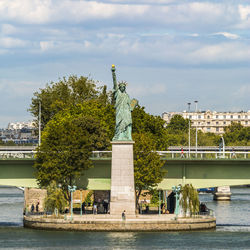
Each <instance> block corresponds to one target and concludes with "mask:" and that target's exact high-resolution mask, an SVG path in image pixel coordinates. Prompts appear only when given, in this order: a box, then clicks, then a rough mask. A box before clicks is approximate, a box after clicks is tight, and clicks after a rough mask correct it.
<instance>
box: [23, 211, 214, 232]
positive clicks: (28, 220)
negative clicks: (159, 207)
mask: <svg viewBox="0 0 250 250" xmlns="http://www.w3.org/2000/svg"><path fill="white" fill-rule="evenodd" d="M23 223H24V227H28V228H34V229H54V230H74V231H107V232H112V231H114V232H119V231H126V232H135V231H150V232H152V231H184V230H186V231H187V230H202V229H212V228H215V227H216V218H215V217H207V216H200V217H197V218H178V219H175V215H173V214H166V215H137V216H127V218H126V220H122V218H121V217H115V216H111V215H83V216H80V215H76V216H74V217H73V220H72V221H71V218H70V216H65V217H62V218H55V217H53V216H46V217H45V216H43V215H41V216H34V215H32V216H24V218H23Z"/></svg>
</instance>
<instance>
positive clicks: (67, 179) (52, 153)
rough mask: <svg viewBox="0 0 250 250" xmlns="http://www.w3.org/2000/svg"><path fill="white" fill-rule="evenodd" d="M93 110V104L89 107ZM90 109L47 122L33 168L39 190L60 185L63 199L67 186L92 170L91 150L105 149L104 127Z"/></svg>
mask: <svg viewBox="0 0 250 250" xmlns="http://www.w3.org/2000/svg"><path fill="white" fill-rule="evenodd" d="M92 105H93V106H94V104H92ZM90 107H91V105H89V106H88V105H78V106H76V107H72V108H71V109H68V110H64V111H61V112H59V113H58V114H57V115H55V116H54V118H53V119H52V120H50V121H49V122H48V124H47V125H46V128H45V129H44V131H43V134H42V144H41V147H39V149H38V153H37V156H36V162H35V168H36V169H37V180H38V183H39V185H40V186H41V187H47V186H48V185H49V184H50V183H51V181H55V182H56V183H57V184H60V185H61V187H62V189H63V190H64V192H65V194H66V197H67V199H69V193H68V192H67V190H68V185H73V184H74V181H75V180H76V179H77V178H79V177H80V176H81V174H83V172H84V170H86V169H89V168H90V167H92V166H93V164H92V161H91V160H90V156H91V154H92V151H93V150H104V149H106V148H107V147H108V146H109V144H110V143H109V137H108V133H107V131H106V129H105V128H106V127H105V126H104V124H105V123H102V122H101V121H100V120H99V119H97V118H95V117H94V115H92V116H91V115H90V114H89V113H90V112H92V113H93V114H94V113H95V111H94V109H91V108H90Z"/></svg>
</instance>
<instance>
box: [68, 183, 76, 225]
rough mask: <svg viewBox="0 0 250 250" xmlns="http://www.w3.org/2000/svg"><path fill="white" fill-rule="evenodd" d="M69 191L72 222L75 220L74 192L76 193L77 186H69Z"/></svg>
mask: <svg viewBox="0 0 250 250" xmlns="http://www.w3.org/2000/svg"><path fill="white" fill-rule="evenodd" d="M68 190H69V192H70V197H71V202H70V203H71V204H70V213H71V217H70V220H71V221H72V220H73V192H75V191H76V186H70V185H68Z"/></svg>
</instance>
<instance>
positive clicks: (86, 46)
mask: <svg viewBox="0 0 250 250" xmlns="http://www.w3.org/2000/svg"><path fill="white" fill-rule="evenodd" d="M0 58H1V60H0V127H6V126H7V124H8V122H16V121H27V120H30V119H31V116H30V114H29V113H28V112H27V109H28V108H29V105H30V102H31V98H32V96H33V93H34V91H37V90H38V89H39V88H43V87H44V86H45V85H46V83H48V82H50V81H57V80H58V78H59V77H63V76H69V75H71V74H77V75H78V76H80V75H84V76H90V77H91V78H93V79H95V80H98V81H99V82H100V84H107V85H108V87H109V88H112V82H111V72H110V67H111V64H115V65H116V67H117V76H118V80H126V81H127V82H128V83H129V84H128V88H127V91H128V93H129V94H130V96H131V97H133V98H137V99H138V100H139V102H140V104H141V105H143V106H145V107H146V110H147V111H148V112H150V113H152V114H157V115H161V114H162V113H163V112H165V111H182V110H184V109H186V108H187V105H186V103H187V102H192V103H193V101H195V100H198V101H199V103H198V108H199V109H202V110H206V109H210V110H216V111H230V110H231V111H239V110H245V111H247V110H250V105H249V104H250V101H249V96H250V1H247V0H244V1H243V0H242V1H241V0H238V1H233V0H226V1H216V0H213V1H212V0H211V1H184V0H183V1H182V0H178V1H172V0H137V1H133V0H127V1H124V0H106V1H105V0H103V1H80V0H71V1H69V0H54V1H53V0H43V1H42V0H22V1H21V0H11V1H9V0H0ZM191 108H192V109H194V105H192V107H191Z"/></svg>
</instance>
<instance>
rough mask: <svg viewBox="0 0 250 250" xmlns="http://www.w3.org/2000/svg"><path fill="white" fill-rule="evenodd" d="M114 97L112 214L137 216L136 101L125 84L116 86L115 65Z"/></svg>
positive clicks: (113, 73) (113, 70)
mask: <svg viewBox="0 0 250 250" xmlns="http://www.w3.org/2000/svg"><path fill="white" fill-rule="evenodd" d="M111 71H112V78H113V84H114V89H113V94H114V100H115V110H116V117H115V120H116V125H115V135H114V138H113V140H112V141H111V144H112V164H111V189H110V194H111V197H110V198H111V199H110V214H111V215H114V216H121V215H122V214H124V213H126V215H129V216H134V215H135V186H134V157H133V144H134V141H132V136H131V133H132V117H131V112H132V110H133V109H134V107H135V106H136V105H137V103H138V102H137V100H135V99H133V100H130V98H129V95H128V94H127V93H126V83H125V82H121V83H119V84H117V82H116V74H115V65H112V68H111Z"/></svg>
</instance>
